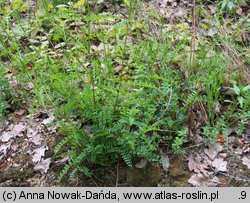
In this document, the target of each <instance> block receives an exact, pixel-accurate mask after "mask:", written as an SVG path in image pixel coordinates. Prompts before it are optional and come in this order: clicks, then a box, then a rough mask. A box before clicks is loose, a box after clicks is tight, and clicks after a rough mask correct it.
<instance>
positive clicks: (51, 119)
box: [42, 115, 55, 125]
mask: <svg viewBox="0 0 250 203" xmlns="http://www.w3.org/2000/svg"><path fill="white" fill-rule="evenodd" d="M54 120H55V116H53V115H49V117H48V118H46V119H44V120H43V122H42V124H44V125H47V124H50V123H52V122H53V121H54Z"/></svg>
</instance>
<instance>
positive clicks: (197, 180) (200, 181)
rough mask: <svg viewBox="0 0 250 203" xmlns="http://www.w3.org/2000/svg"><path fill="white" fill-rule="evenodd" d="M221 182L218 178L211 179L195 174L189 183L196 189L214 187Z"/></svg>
mask: <svg viewBox="0 0 250 203" xmlns="http://www.w3.org/2000/svg"><path fill="white" fill-rule="evenodd" d="M219 182H220V181H219V179H218V178H217V177H214V178H213V179H211V178H209V177H206V176H204V175H203V174H193V175H192V176H191V178H189V179H188V183H190V184H191V185H193V186H195V187H214V186H216V185H218V183H219Z"/></svg>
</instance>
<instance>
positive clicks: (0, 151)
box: [0, 143, 10, 163]
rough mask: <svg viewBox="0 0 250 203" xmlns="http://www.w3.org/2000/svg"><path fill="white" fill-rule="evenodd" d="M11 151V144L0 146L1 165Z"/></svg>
mask: <svg viewBox="0 0 250 203" xmlns="http://www.w3.org/2000/svg"><path fill="white" fill-rule="evenodd" d="M9 150H10V144H9V143H8V144H2V145H1V146H0V163H1V162H2V161H3V159H4V158H5V157H6V156H7V153H8V151H9Z"/></svg>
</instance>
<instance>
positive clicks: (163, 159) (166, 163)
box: [161, 155, 170, 172]
mask: <svg viewBox="0 0 250 203" xmlns="http://www.w3.org/2000/svg"><path fill="white" fill-rule="evenodd" d="M161 164H162V168H163V170H164V171H165V172H168V168H169V165H170V162H169V158H168V156H167V155H161Z"/></svg>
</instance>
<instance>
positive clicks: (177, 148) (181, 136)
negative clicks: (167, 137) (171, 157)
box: [172, 130, 187, 156]
mask: <svg viewBox="0 0 250 203" xmlns="http://www.w3.org/2000/svg"><path fill="white" fill-rule="evenodd" d="M186 133H187V132H186V130H180V131H178V136H177V137H175V139H174V140H173V143H172V150H173V153H174V154H175V155H178V156H180V155H183V154H184V153H185V150H184V149H183V147H182V145H183V144H184V142H185V139H186Z"/></svg>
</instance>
